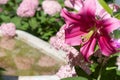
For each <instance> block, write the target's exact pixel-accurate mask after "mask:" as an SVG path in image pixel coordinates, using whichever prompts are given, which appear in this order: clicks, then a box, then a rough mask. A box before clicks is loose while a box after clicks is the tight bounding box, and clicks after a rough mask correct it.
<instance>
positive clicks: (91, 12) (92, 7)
mask: <svg viewBox="0 0 120 80" xmlns="http://www.w3.org/2000/svg"><path fill="white" fill-rule="evenodd" d="M80 13H82V14H83V15H84V16H86V17H88V18H89V17H90V18H91V17H95V13H96V0H92V1H91V0H85V1H84V6H83V7H82V10H81V11H80Z"/></svg>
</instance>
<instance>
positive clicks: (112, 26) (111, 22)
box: [102, 18, 120, 33]
mask: <svg viewBox="0 0 120 80" xmlns="http://www.w3.org/2000/svg"><path fill="white" fill-rule="evenodd" d="M102 26H103V27H104V29H105V31H106V32H108V33H111V32H113V31H114V30H116V29H118V28H120V20H118V19H116V18H107V19H104V20H102Z"/></svg>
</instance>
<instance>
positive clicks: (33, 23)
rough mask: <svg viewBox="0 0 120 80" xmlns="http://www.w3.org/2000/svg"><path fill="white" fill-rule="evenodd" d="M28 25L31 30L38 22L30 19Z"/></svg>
mask: <svg viewBox="0 0 120 80" xmlns="http://www.w3.org/2000/svg"><path fill="white" fill-rule="evenodd" d="M29 24H30V26H31V28H32V30H34V29H36V28H37V26H38V22H37V20H36V18H31V19H30V20H29Z"/></svg>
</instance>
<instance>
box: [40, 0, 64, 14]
mask: <svg viewBox="0 0 120 80" xmlns="http://www.w3.org/2000/svg"><path fill="white" fill-rule="evenodd" d="M42 8H43V10H44V13H45V14H48V15H50V16H53V15H55V14H56V13H58V12H60V11H61V9H62V7H61V5H60V4H59V3H58V2H57V1H56V0H45V1H43V3H42Z"/></svg>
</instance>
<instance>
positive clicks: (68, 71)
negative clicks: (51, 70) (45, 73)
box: [56, 65, 76, 79]
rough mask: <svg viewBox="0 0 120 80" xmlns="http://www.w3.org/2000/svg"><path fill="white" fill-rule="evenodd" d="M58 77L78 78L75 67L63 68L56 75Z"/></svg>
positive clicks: (67, 66) (66, 66)
mask: <svg viewBox="0 0 120 80" xmlns="http://www.w3.org/2000/svg"><path fill="white" fill-rule="evenodd" d="M56 75H57V76H58V77H59V78H60V79H62V78H67V77H73V76H76V72H75V69H74V68H73V67H70V65H65V66H61V67H60V69H59V71H58V72H57V73H56Z"/></svg>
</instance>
